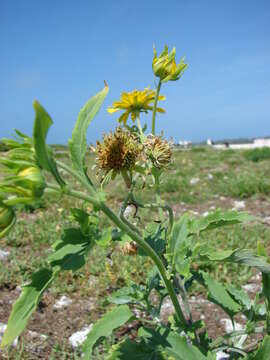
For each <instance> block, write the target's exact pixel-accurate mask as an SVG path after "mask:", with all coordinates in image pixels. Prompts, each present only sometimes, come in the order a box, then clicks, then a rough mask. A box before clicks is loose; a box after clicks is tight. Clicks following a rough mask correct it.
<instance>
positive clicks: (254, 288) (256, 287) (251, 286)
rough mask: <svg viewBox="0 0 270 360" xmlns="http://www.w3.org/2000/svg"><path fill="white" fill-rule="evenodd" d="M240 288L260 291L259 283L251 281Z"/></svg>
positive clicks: (254, 291) (252, 291)
mask: <svg viewBox="0 0 270 360" xmlns="http://www.w3.org/2000/svg"><path fill="white" fill-rule="evenodd" d="M242 288H243V289H244V290H246V291H247V292H250V293H254V294H255V293H256V292H258V291H261V286H260V285H259V284H255V283H251V284H246V285H243V286H242Z"/></svg>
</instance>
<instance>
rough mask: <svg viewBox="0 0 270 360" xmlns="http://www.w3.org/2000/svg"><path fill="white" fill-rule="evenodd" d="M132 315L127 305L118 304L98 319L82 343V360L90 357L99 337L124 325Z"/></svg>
mask: <svg viewBox="0 0 270 360" xmlns="http://www.w3.org/2000/svg"><path fill="white" fill-rule="evenodd" d="M132 317H133V314H132V312H131V311H130V310H129V307H128V306H127V305H121V306H118V307H116V308H114V309H112V310H111V311H109V312H108V313H106V314H105V315H104V316H103V317H102V318H101V319H100V320H98V321H97V322H96V323H95V324H94V326H93V328H92V330H91V331H90V333H89V334H88V336H87V339H86V340H85V341H84V343H83V345H82V350H83V353H84V354H83V360H89V359H92V350H93V348H94V346H95V344H96V342H97V341H98V340H99V339H100V338H101V337H107V336H109V335H111V333H112V332H113V330H115V329H117V328H118V327H120V326H122V325H124V324H125V323H126V322H127V321H129V320H130V319H131V318H132Z"/></svg>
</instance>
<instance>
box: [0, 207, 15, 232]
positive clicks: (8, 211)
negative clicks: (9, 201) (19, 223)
mask: <svg viewBox="0 0 270 360" xmlns="http://www.w3.org/2000/svg"><path fill="white" fill-rule="evenodd" d="M15 221H16V215H15V212H14V211H13V209H12V208H11V207H9V206H6V205H4V204H2V203H1V202H0V238H2V237H3V236H5V235H6V234H7V233H8V232H9V231H10V230H11V228H12V226H13V225H14V224H15Z"/></svg>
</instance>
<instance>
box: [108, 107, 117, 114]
mask: <svg viewBox="0 0 270 360" xmlns="http://www.w3.org/2000/svg"><path fill="white" fill-rule="evenodd" d="M118 110H119V109H115V108H112V107H111V108H108V109H107V111H108V113H110V114H112V113H115V112H116V111H118Z"/></svg>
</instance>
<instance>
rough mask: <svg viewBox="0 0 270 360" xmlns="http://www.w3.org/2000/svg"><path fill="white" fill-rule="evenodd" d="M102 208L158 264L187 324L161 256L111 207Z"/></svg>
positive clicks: (173, 300) (176, 309)
mask: <svg viewBox="0 0 270 360" xmlns="http://www.w3.org/2000/svg"><path fill="white" fill-rule="evenodd" d="M100 209H101V210H102V211H103V213H104V214H105V215H107V217H108V218H109V219H110V220H111V221H112V222H113V223H114V224H115V225H117V226H118V227H119V228H120V229H121V230H123V231H124V232H125V233H126V234H128V235H129V236H130V237H131V238H132V240H134V241H135V242H136V243H137V244H138V245H139V246H140V247H141V248H142V249H143V250H144V252H145V253H146V254H147V255H148V256H149V257H150V258H151V259H152V260H153V261H154V263H155V265H156V266H157V268H158V270H159V273H160V276H161V277H162V280H163V282H164V284H165V286H166V288H167V290H168V293H169V296H170V298H171V300H172V303H173V305H174V308H175V311H176V315H177V318H178V320H179V321H180V323H181V324H182V325H184V326H186V325H187V321H186V319H185V317H184V315H183V312H182V309H181V307H180V305H179V302H178V299H177V296H176V293H175V291H174V288H173V285H172V283H171V281H170V280H169V279H168V277H167V273H166V269H165V266H164V264H163V262H162V260H161V259H160V258H159V256H158V255H157V254H156V252H155V251H154V250H153V249H152V248H151V246H150V245H148V244H147V243H146V242H145V241H144V240H143V238H142V237H141V236H140V235H138V234H137V233H135V232H134V231H132V230H131V229H130V228H129V227H128V226H127V225H126V224H125V223H123V222H122V221H121V219H119V218H118V217H117V216H116V215H115V214H114V212H113V211H112V210H111V209H109V208H108V207H107V206H106V205H105V204H104V203H101V204H100Z"/></svg>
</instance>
